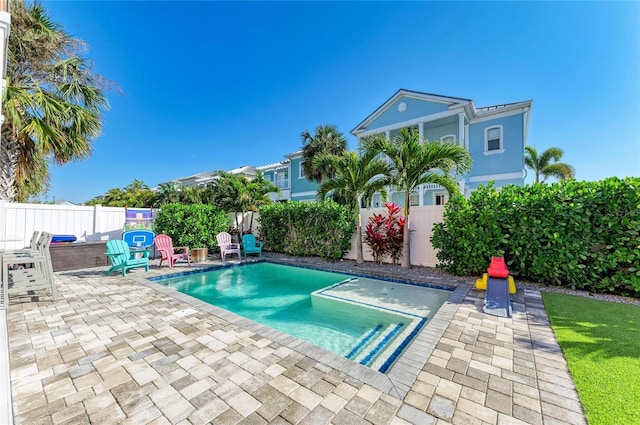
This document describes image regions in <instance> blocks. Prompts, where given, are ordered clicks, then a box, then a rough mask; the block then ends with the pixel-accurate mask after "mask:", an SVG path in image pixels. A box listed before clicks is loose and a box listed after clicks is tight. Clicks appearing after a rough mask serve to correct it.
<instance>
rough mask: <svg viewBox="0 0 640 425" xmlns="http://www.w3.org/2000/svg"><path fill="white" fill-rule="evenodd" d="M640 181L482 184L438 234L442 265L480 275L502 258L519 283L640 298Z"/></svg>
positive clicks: (449, 211)
mask: <svg viewBox="0 0 640 425" xmlns="http://www.w3.org/2000/svg"><path fill="white" fill-rule="evenodd" d="M638 205H640V178H638V177H627V178H625V179H623V180H621V179H618V178H616V177H610V178H607V179H605V180H602V181H597V182H585V181H576V180H569V181H561V182H559V183H553V184H550V185H547V184H531V185H526V186H515V185H508V186H503V187H502V188H500V191H497V190H496V188H494V187H484V186H482V185H481V186H479V187H478V188H477V189H476V190H475V191H473V193H472V194H471V196H470V197H469V199H464V198H463V197H462V196H456V197H454V198H452V199H451V201H450V202H448V203H447V205H446V207H445V214H444V220H443V222H442V223H437V224H436V225H435V226H434V229H433V237H432V238H431V242H432V245H433V247H434V248H435V249H437V250H438V253H437V256H438V260H439V264H438V267H442V268H444V269H446V270H447V271H449V272H452V273H455V274H461V275H479V274H481V273H482V272H483V271H484V270H486V268H487V265H488V263H489V260H490V259H491V256H492V255H501V256H504V258H505V260H506V261H507V264H508V266H509V272H510V273H511V274H512V275H513V276H516V279H523V280H528V281H531V282H541V283H545V282H546V283H550V284H554V285H563V286H568V287H570V288H572V289H581V290H587V291H592V292H610V293H617V294H620V295H631V296H635V297H640V267H638V264H640V245H639V244H638V240H640V208H638Z"/></svg>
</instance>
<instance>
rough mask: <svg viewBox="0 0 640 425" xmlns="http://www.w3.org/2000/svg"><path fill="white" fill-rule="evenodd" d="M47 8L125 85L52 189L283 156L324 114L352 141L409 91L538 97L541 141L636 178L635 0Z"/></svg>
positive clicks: (534, 120)
mask: <svg viewBox="0 0 640 425" xmlns="http://www.w3.org/2000/svg"><path fill="white" fill-rule="evenodd" d="M43 5H44V6H45V8H46V9H47V10H48V11H49V13H50V14H51V16H52V18H53V20H54V21H56V22H58V23H60V24H61V25H62V26H63V27H64V28H65V29H66V30H67V32H69V33H71V34H72V35H74V36H76V37H78V38H80V39H82V40H84V41H85V42H87V44H88V46H89V50H88V52H87V53H86V56H87V57H89V58H91V59H92V60H93V61H94V64H95V71H96V72H98V73H100V74H102V75H104V76H105V77H107V78H108V79H110V80H112V81H115V82H116V83H118V84H119V86H120V87H121V89H122V92H123V94H118V93H116V92H110V93H109V94H108V97H109V101H110V103H111V110H110V111H109V112H108V113H107V114H106V116H105V126H104V130H103V135H102V136H101V137H100V138H98V139H97V140H96V141H95V143H94V153H93V155H92V156H91V158H89V159H87V160H85V161H82V162H78V163H72V164H69V165H65V166H62V167H55V166H52V167H51V187H50V191H49V193H48V194H47V198H46V199H48V200H52V199H53V198H55V199H57V200H59V199H66V200H70V201H73V202H84V201H87V200H89V199H91V198H93V197H95V196H98V195H101V194H104V193H105V192H106V191H107V190H109V189H111V188H122V187H125V186H126V185H128V184H129V183H131V182H132V181H133V180H134V179H138V180H142V181H144V182H145V183H146V184H148V185H149V186H150V187H154V186H156V185H157V184H158V183H161V182H164V181H167V180H171V179H174V178H177V177H182V176H188V175H191V174H195V173H198V172H202V171H213V170H218V169H226V170H228V169H232V168H235V167H238V166H241V165H264V164H269V163H273V162H277V161H281V160H282V159H283V158H284V155H285V154H287V153H290V152H294V151H297V150H299V149H300V147H301V141H300V133H301V132H302V131H303V130H306V129H308V130H309V131H313V129H315V127H316V126H317V125H318V124H326V123H330V124H334V125H336V126H337V127H338V129H339V130H340V131H342V132H343V133H344V134H345V136H346V137H347V140H348V141H349V147H350V148H351V149H355V139H354V138H353V136H351V135H350V134H349V131H351V130H352V129H353V128H354V127H355V126H356V125H357V124H358V123H359V122H360V121H362V120H363V119H364V118H366V117H367V116H368V115H369V114H370V113H371V112H373V111H374V110H375V109H376V108H378V107H379V106H380V105H381V104H382V103H384V102H385V101H386V100H387V99H388V98H389V97H391V96H392V95H393V94H394V93H395V92H396V91H397V90H398V89H400V88H404V89H408V90H415V91H422V92H427V93H434V94H441V95H445V96H453V97H462V98H467V99H472V100H473V101H474V104H475V105H476V107H480V106H488V105H494V104H501V103H508V102H516V101H521V100H528V99H532V100H533V110H532V115H531V124H530V131H529V138H528V144H529V145H533V146H535V147H536V148H537V149H538V151H542V150H544V149H546V148H548V147H551V146H555V147H561V148H562V149H564V150H565V156H564V158H563V160H564V161H566V162H568V163H570V164H572V165H574V167H575V168H576V171H577V178H578V179H580V180H599V179H602V178H605V177H609V176H619V177H625V176H640V3H638V2H531V3H528V2H470V3H467V2H372V3H370V2H317V3H315V2H233V3H227V2H217V1H197V2H186V1H182V2H170V1H128V2H111V1H44V2H43ZM530 180H531V178H530V177H529V178H528V179H527V181H528V182H529V181H530Z"/></svg>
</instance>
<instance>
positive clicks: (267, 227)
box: [258, 201, 356, 260]
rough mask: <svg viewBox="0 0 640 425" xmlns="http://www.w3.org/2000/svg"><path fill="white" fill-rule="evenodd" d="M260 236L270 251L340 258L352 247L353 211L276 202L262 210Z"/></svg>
mask: <svg viewBox="0 0 640 425" xmlns="http://www.w3.org/2000/svg"><path fill="white" fill-rule="evenodd" d="M258 221H259V222H260V237H261V238H263V239H264V240H265V242H266V244H265V247H267V248H268V249H269V250H270V251H275V252H284V253H286V254H290V255H297V256H304V257H311V256H319V257H322V258H324V259H326V260H338V259H341V258H342V257H343V256H344V254H345V253H346V252H347V251H348V250H349V249H350V248H351V238H352V237H353V232H354V231H355V227H356V226H355V223H354V220H353V211H352V210H351V209H350V208H348V207H346V206H344V205H338V204H336V203H335V202H332V201H328V202H322V203H321V202H277V203H274V204H272V205H265V206H263V207H262V208H260V218H258Z"/></svg>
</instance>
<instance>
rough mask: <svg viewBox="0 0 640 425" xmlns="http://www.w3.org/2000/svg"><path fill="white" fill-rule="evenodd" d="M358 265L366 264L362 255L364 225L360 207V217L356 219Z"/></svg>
mask: <svg viewBox="0 0 640 425" xmlns="http://www.w3.org/2000/svg"><path fill="white" fill-rule="evenodd" d="M356 220H357V222H356V264H363V263H364V256H363V254H362V223H361V222H360V221H361V218H360V205H358V216H357V217H356Z"/></svg>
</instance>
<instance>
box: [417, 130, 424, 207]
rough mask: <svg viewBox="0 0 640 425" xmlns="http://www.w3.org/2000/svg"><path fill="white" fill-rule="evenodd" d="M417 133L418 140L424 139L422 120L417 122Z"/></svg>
mask: <svg viewBox="0 0 640 425" xmlns="http://www.w3.org/2000/svg"><path fill="white" fill-rule="evenodd" d="M418 134H420V140H424V123H423V122H419V123H418ZM420 205H422V204H420Z"/></svg>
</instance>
